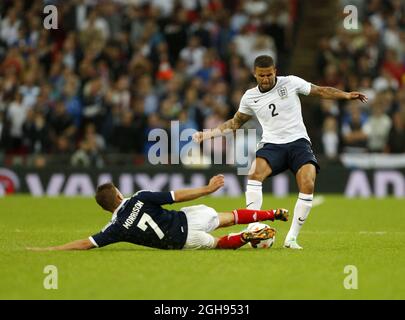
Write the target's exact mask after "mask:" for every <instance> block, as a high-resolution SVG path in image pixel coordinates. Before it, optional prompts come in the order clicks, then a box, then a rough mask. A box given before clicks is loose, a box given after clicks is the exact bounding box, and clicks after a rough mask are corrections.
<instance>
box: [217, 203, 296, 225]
mask: <svg viewBox="0 0 405 320" xmlns="http://www.w3.org/2000/svg"><path fill="white" fill-rule="evenodd" d="M218 219H219V225H218V228H221V227H229V226H233V225H235V224H248V223H254V222H260V221H274V220H281V221H288V210H287V209H282V208H280V209H275V210H250V209H235V210H233V211H232V212H218Z"/></svg>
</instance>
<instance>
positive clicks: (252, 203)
mask: <svg viewBox="0 0 405 320" xmlns="http://www.w3.org/2000/svg"><path fill="white" fill-rule="evenodd" d="M253 203H254V201H253V202H251V203H249V204H248V205H247V206H246V208H249V206H250V205H251V204H253Z"/></svg>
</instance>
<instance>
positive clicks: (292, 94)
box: [239, 76, 311, 144]
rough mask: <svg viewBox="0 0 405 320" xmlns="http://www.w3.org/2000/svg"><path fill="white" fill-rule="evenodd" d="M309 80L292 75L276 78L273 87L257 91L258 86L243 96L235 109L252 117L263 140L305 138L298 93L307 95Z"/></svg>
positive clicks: (305, 132) (306, 137)
mask: <svg viewBox="0 0 405 320" xmlns="http://www.w3.org/2000/svg"><path fill="white" fill-rule="evenodd" d="M310 92H311V83H309V82H307V81H305V80H303V79H301V78H299V77H296V76H288V77H277V83H276V85H275V86H274V88H273V89H271V90H270V91H268V92H265V93H261V92H260V90H259V87H258V86H256V87H255V88H253V89H249V90H247V91H246V92H245V94H244V95H243V97H242V99H241V102H240V106H239V112H241V113H244V114H247V115H250V116H254V115H255V116H256V117H257V120H258V121H259V122H260V124H261V126H262V128H263V136H262V141H261V142H263V143H276V144H282V143H289V142H293V141H295V140H298V139H301V138H305V139H307V140H308V141H311V140H310V139H309V137H308V133H307V129H306V128H305V125H304V120H303V119H302V113H301V101H300V99H299V97H298V94H304V95H309V93H310Z"/></svg>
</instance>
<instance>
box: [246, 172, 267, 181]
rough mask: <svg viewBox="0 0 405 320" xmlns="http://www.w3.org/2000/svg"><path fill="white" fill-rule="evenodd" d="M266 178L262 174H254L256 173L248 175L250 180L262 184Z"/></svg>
mask: <svg viewBox="0 0 405 320" xmlns="http://www.w3.org/2000/svg"><path fill="white" fill-rule="evenodd" d="M265 178H266V177H265V176H264V174H263V173H260V172H254V173H252V174H250V175H248V179H249V180H255V181H260V182H263V181H264V179H265Z"/></svg>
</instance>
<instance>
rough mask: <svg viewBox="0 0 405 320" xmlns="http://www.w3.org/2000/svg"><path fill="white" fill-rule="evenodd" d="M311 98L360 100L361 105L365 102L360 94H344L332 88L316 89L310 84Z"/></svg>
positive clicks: (365, 98)
mask: <svg viewBox="0 0 405 320" xmlns="http://www.w3.org/2000/svg"><path fill="white" fill-rule="evenodd" d="M309 95H311V96H318V97H321V98H323V99H345V100H357V99H358V100H360V101H361V102H363V103H366V102H367V97H366V96H365V95H364V94H362V93H361V92H345V91H342V90H339V89H336V88H332V87H318V86H316V85H314V84H311V92H310V94H309Z"/></svg>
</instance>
